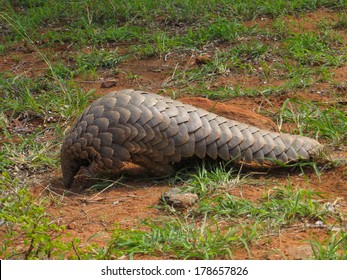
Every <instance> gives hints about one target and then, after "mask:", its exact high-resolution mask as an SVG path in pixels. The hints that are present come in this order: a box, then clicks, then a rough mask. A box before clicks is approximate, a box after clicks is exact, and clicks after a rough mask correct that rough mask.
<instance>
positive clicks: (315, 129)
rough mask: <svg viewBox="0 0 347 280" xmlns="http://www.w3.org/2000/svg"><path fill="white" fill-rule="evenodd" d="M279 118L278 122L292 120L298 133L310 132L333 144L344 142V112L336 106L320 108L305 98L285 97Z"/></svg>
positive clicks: (345, 118) (345, 129) (346, 117)
mask: <svg viewBox="0 0 347 280" xmlns="http://www.w3.org/2000/svg"><path fill="white" fill-rule="evenodd" d="M279 118H280V124H281V123H283V122H286V121H288V122H294V123H295V124H296V126H297V129H298V131H299V133H300V134H304V133H309V132H310V133H313V134H315V135H317V136H319V137H324V138H327V139H330V140H331V141H333V143H334V144H335V145H339V144H344V143H346V137H347V136H346V135H347V134H346V131H347V116H346V112H344V110H343V109H339V108H338V107H336V106H323V109H321V108H320V107H318V106H317V105H315V104H313V103H312V102H307V100H305V101H303V100H295V99H287V100H286V101H285V102H284V103H283V106H282V108H281V111H280V115H279Z"/></svg>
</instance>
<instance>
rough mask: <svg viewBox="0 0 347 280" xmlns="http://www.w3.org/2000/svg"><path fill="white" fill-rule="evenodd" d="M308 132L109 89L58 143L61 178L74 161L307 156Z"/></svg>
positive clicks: (75, 167)
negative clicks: (267, 126) (292, 131)
mask: <svg viewBox="0 0 347 280" xmlns="http://www.w3.org/2000/svg"><path fill="white" fill-rule="evenodd" d="M321 147H322V146H321V145H320V144H319V143H318V142H317V141H315V140H313V139H310V138H307V137H302V136H298V135H290V134H285V133H276V132H270V131H266V130H262V129H259V128H257V127H254V126H250V125H247V124H244V123H239V122H236V121H233V120H228V119H226V118H224V117H220V116H217V115H216V114H214V113H210V112H207V111H205V110H202V109H198V108H195V107H193V106H191V105H185V104H183V103H181V102H179V101H176V100H172V99H170V98H167V97H163V96H159V95H156V94H151V93H146V92H143V91H134V90H122V91H119V92H111V93H109V94H107V95H105V96H104V97H101V98H99V99H98V100H96V101H94V102H93V103H92V104H91V105H90V106H89V107H88V108H86V109H85V110H84V111H83V113H82V114H81V116H80V117H79V118H78V119H77V121H76V123H75V125H74V126H73V128H72V130H71V131H70V133H69V134H68V135H67V136H66V138H65V140H64V143H63V145H62V149H61V167H62V172H63V183H64V185H65V186H66V187H69V186H70V185H71V184H72V182H73V178H74V176H75V175H76V173H77V172H78V171H79V169H80V167H82V166H86V167H87V168H88V167H89V168H90V169H92V170H91V171H95V169H98V168H100V169H112V170H119V169H120V168H122V167H123V166H124V163H125V162H133V163H136V164H138V165H141V166H143V167H145V168H147V169H148V170H149V171H150V172H152V173H159V174H163V173H164V174H165V173H171V172H173V168H172V164H173V163H177V162H180V161H181V160H182V159H184V158H190V157H193V156H196V157H198V158H201V159H204V158H207V157H209V158H212V159H221V160H225V161H229V160H234V161H243V162H247V163H251V162H258V163H260V164H262V163H273V162H274V161H280V162H292V161H298V160H307V159H309V158H310V157H312V156H313V155H314V154H316V152H317V151H318V150H319V149H321Z"/></svg>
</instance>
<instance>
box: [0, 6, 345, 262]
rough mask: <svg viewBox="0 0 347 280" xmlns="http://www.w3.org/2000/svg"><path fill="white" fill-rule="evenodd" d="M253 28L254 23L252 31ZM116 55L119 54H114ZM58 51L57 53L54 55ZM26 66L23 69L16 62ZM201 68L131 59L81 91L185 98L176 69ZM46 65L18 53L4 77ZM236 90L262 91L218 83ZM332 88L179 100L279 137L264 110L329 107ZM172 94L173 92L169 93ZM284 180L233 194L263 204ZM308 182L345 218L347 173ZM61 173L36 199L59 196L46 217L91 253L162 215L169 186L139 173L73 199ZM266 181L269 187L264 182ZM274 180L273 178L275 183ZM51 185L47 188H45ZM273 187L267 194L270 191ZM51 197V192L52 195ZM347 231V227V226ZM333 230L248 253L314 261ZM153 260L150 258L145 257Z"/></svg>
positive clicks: (285, 237) (305, 230) (277, 240)
mask: <svg viewBox="0 0 347 280" xmlns="http://www.w3.org/2000/svg"><path fill="white" fill-rule="evenodd" d="M322 16H325V17H333V16H334V15H331V14H330V12H329V11H326V10H321V11H317V12H315V13H309V14H308V17H307V18H308V19H309V20H308V21H303V20H300V21H298V25H297V26H298V27H297V28H298V31H299V30H300V29H301V28H314V27H313V26H314V25H313V24H312V21H314V20H316V19H317V18H321V17H322ZM268 21H269V19H265V20H262V21H259V22H260V23H261V24H262V25H264V26H265V25H266V24H268ZM249 24H252V23H249ZM66 47H67V46H61V47H59V49H55V50H54V52H55V55H54V57H64V53H65V52H66V51H67V49H66ZM111 47H114V46H110V48H111ZM127 47H128V46H124V45H123V46H121V47H120V50H126V48H127ZM51 51H52V50H51ZM18 61H20V62H18ZM199 64H200V61H199V60H197V58H196V56H195V54H179V53H176V54H172V55H169V56H168V57H167V59H166V60H165V59H164V58H150V59H128V60H127V61H126V62H125V63H123V64H120V65H119V70H120V71H118V74H116V75H110V74H109V73H108V72H105V73H103V74H102V75H101V76H102V79H100V80H97V81H86V80H82V79H81V78H77V82H78V84H79V85H80V86H81V87H82V88H83V89H84V90H86V91H87V90H90V89H96V93H97V94H98V95H100V96H101V95H104V94H105V93H107V92H110V91H115V90H120V89H125V88H134V89H142V90H147V91H150V92H154V93H157V92H161V93H162V94H164V95H165V94H168V93H172V92H173V91H177V92H179V89H175V88H172V87H171V88H169V89H168V88H166V85H167V83H168V81H169V80H170V78H171V77H172V75H173V73H174V71H175V69H176V68H178V69H185V68H186V67H188V68H192V67H199ZM46 68H47V67H46V65H45V63H44V62H43V61H42V60H41V58H40V57H39V56H38V55H37V54H36V53H35V52H28V50H27V49H23V48H21V47H20V46H18V47H17V48H14V49H13V50H11V51H10V52H9V53H8V54H7V55H6V56H2V57H0V69H2V70H6V71H10V72H11V73H13V74H14V75H18V74H20V73H24V74H25V75H28V76H38V75H41V74H42V73H44V70H42V69H46ZM332 71H333V72H334V76H333V79H334V80H335V81H336V82H342V81H347V66H343V67H341V68H336V69H332ZM126 73H131V74H132V75H134V77H135V78H134V79H129V78H126ZM230 83H234V84H236V83H240V84H242V86H243V87H250V88H252V87H256V86H258V85H260V84H262V81H261V80H260V78H259V77H257V76H250V75H248V76H245V75H244V76H242V75H238V76H234V77H228V78H225V77H224V78H220V79H218V80H217V81H216V82H215V86H216V87H217V86H221V85H227V84H230ZM271 83H273V85H277V84H278V81H275V80H273V81H269V82H268V84H271ZM331 87H332V85H331V84H328V83H325V84H322V83H320V84H316V85H315V86H314V87H312V88H311V89H310V90H305V91H297V92H291V93H287V94H282V95H274V96H271V97H268V98H264V97H256V98H251V97H237V98H232V99H229V100H226V101H224V102H216V101H211V100H208V99H206V98H204V97H192V96H179V99H180V100H181V101H182V102H184V103H189V104H192V105H194V106H197V107H200V108H203V109H206V110H213V112H214V113H216V114H219V115H222V116H225V117H227V118H231V119H235V120H238V121H241V122H245V123H249V124H253V125H256V126H258V127H261V128H265V129H269V130H278V125H277V124H276V123H275V120H273V119H271V118H269V117H267V116H265V115H262V114H261V113H263V112H265V111H266V110H271V111H276V110H278V109H279V108H280V107H281V106H282V104H283V102H284V101H285V100H286V99H287V98H289V97H301V98H305V99H308V100H314V101H326V100H330V99H331V97H330V96H329V90H330V89H331ZM166 91H167V92H166ZM336 153H337V154H338V156H339V157H345V158H346V157H347V153H346V149H345V148H344V149H343V148H342V149H341V150H339V151H336ZM287 175H288V174H287V173H285V172H278V173H276V172H271V173H269V174H264V175H259V176H257V179H258V180H259V184H256V185H242V184H241V186H237V187H235V188H232V190H231V192H232V193H233V194H234V195H241V194H242V196H243V197H244V198H246V199H250V200H252V201H254V200H256V199H258V198H259V197H260V196H261V195H262V194H264V191H266V190H267V188H268V187H273V186H275V185H285V184H286V180H287ZM307 176H308V178H309V180H308V182H309V183H307V180H306V179H305V178H303V176H302V175H300V174H299V173H293V174H291V175H290V177H291V181H292V182H293V184H294V185H295V186H296V187H301V188H308V189H313V190H317V191H320V192H323V193H325V194H326V196H327V198H328V199H329V201H330V202H331V203H334V202H335V206H336V207H339V209H341V210H343V211H344V212H346V211H347V172H346V167H344V166H342V167H337V168H333V169H329V170H325V171H324V172H323V173H322V178H321V180H320V181H319V179H318V178H317V176H316V175H315V173H314V172H312V173H308V174H307ZM60 178H61V172H60V170H56V171H55V172H53V173H51V174H47V176H45V178H44V179H43V180H42V178H40V180H39V182H36V183H35V184H34V185H33V187H32V191H33V193H34V194H35V195H37V196H47V195H49V196H54V198H55V199H54V200H52V203H51V205H49V207H47V211H48V212H49V213H50V214H51V215H52V216H53V217H54V220H55V221H56V222H57V223H58V224H61V225H66V227H67V232H68V233H70V234H71V236H72V237H78V238H80V239H81V241H82V244H83V245H85V246H87V245H88V244H91V243H97V244H100V245H104V244H105V242H106V241H107V240H108V238H109V237H110V235H111V234H112V229H113V228H114V224H115V223H117V224H119V225H120V226H121V227H123V228H132V227H133V226H134V225H137V224H138V221H139V220H140V219H145V218H153V217H158V216H159V215H160V214H161V210H160V209H158V208H156V207H155V206H157V205H158V203H159V200H160V198H161V196H162V193H163V192H165V191H167V190H168V189H169V188H170V186H168V185H165V184H164V183H161V182H155V183H153V182H152V181H151V180H149V179H148V178H146V179H145V180H144V179H143V177H142V176H141V172H140V173H139V174H137V175H132V176H129V177H128V178H126V179H125V180H123V181H122V184H121V185H117V186H115V187H112V188H109V189H107V190H105V191H103V192H100V193H96V192H93V193H89V192H87V191H85V190H84V189H81V188H78V187H74V188H72V189H71V190H70V192H68V193H65V194H64V195H62V193H63V189H62V187H61V183H60V181H59V180H60ZM265 178H266V180H265ZM269 178H273V179H272V180H269ZM47 179H48V181H49V183H48V184H47ZM269 183H271V184H272V185H271V186H269V185H268V184H269ZM48 189H50V191H47V190H48ZM346 228H347V225H346ZM327 233H328V228H326V227H324V226H316V225H314V224H313V225H309V226H305V227H304V226H302V225H292V226H291V227H289V228H285V229H284V230H283V231H282V232H279V233H278V234H276V235H274V236H273V238H270V237H268V239H266V240H263V239H262V240H259V242H255V243H254V244H253V245H252V247H251V248H250V250H251V253H252V258H253V259H305V258H309V257H310V256H311V255H312V252H311V248H310V246H309V245H308V243H307V242H306V240H308V239H312V236H314V237H316V238H318V239H319V240H323V239H324V238H326V237H327ZM234 257H235V258H236V259H245V258H246V259H247V258H249V256H248V254H247V252H246V250H244V249H239V250H236V252H234ZM146 258H151V257H146Z"/></svg>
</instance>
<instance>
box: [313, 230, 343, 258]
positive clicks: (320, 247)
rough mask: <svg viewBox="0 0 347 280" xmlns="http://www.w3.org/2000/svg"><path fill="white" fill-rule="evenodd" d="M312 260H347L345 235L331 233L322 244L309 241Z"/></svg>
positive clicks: (341, 232) (316, 241)
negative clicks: (312, 255)
mask: <svg viewBox="0 0 347 280" xmlns="http://www.w3.org/2000/svg"><path fill="white" fill-rule="evenodd" d="M310 244H311V247H312V251H313V254H314V259H316V260H347V233H346V232H344V231H340V232H338V233H331V234H330V235H329V236H328V237H327V238H326V239H325V240H323V242H320V241H318V240H313V241H310Z"/></svg>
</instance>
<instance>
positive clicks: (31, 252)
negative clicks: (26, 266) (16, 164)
mask: <svg viewBox="0 0 347 280" xmlns="http://www.w3.org/2000/svg"><path fill="white" fill-rule="evenodd" d="M20 185H21V184H20V182H19V180H18V179H15V178H12V177H11V176H10V175H9V174H8V173H6V172H2V174H1V175H0V193H1V196H0V197H1V200H0V205H1V211H0V221H1V224H2V225H1V227H2V230H3V231H4V235H3V236H2V244H1V247H0V255H1V256H2V258H6V259H52V258H54V259H56V258H58V259H60V258H63V257H64V255H63V254H62V252H64V251H68V246H69V245H67V244H66V243H64V242H63V241H61V236H62V233H63V231H64V229H65V228H64V227H62V226H59V225H57V224H56V223H55V222H54V221H52V219H51V217H50V216H49V215H48V214H47V213H46V211H45V202H46V201H45V200H44V199H42V198H41V199H40V198H34V197H33V196H32V195H31V194H30V192H29V191H28V188H27V186H21V187H19V186H20ZM18 240H20V242H18Z"/></svg>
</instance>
